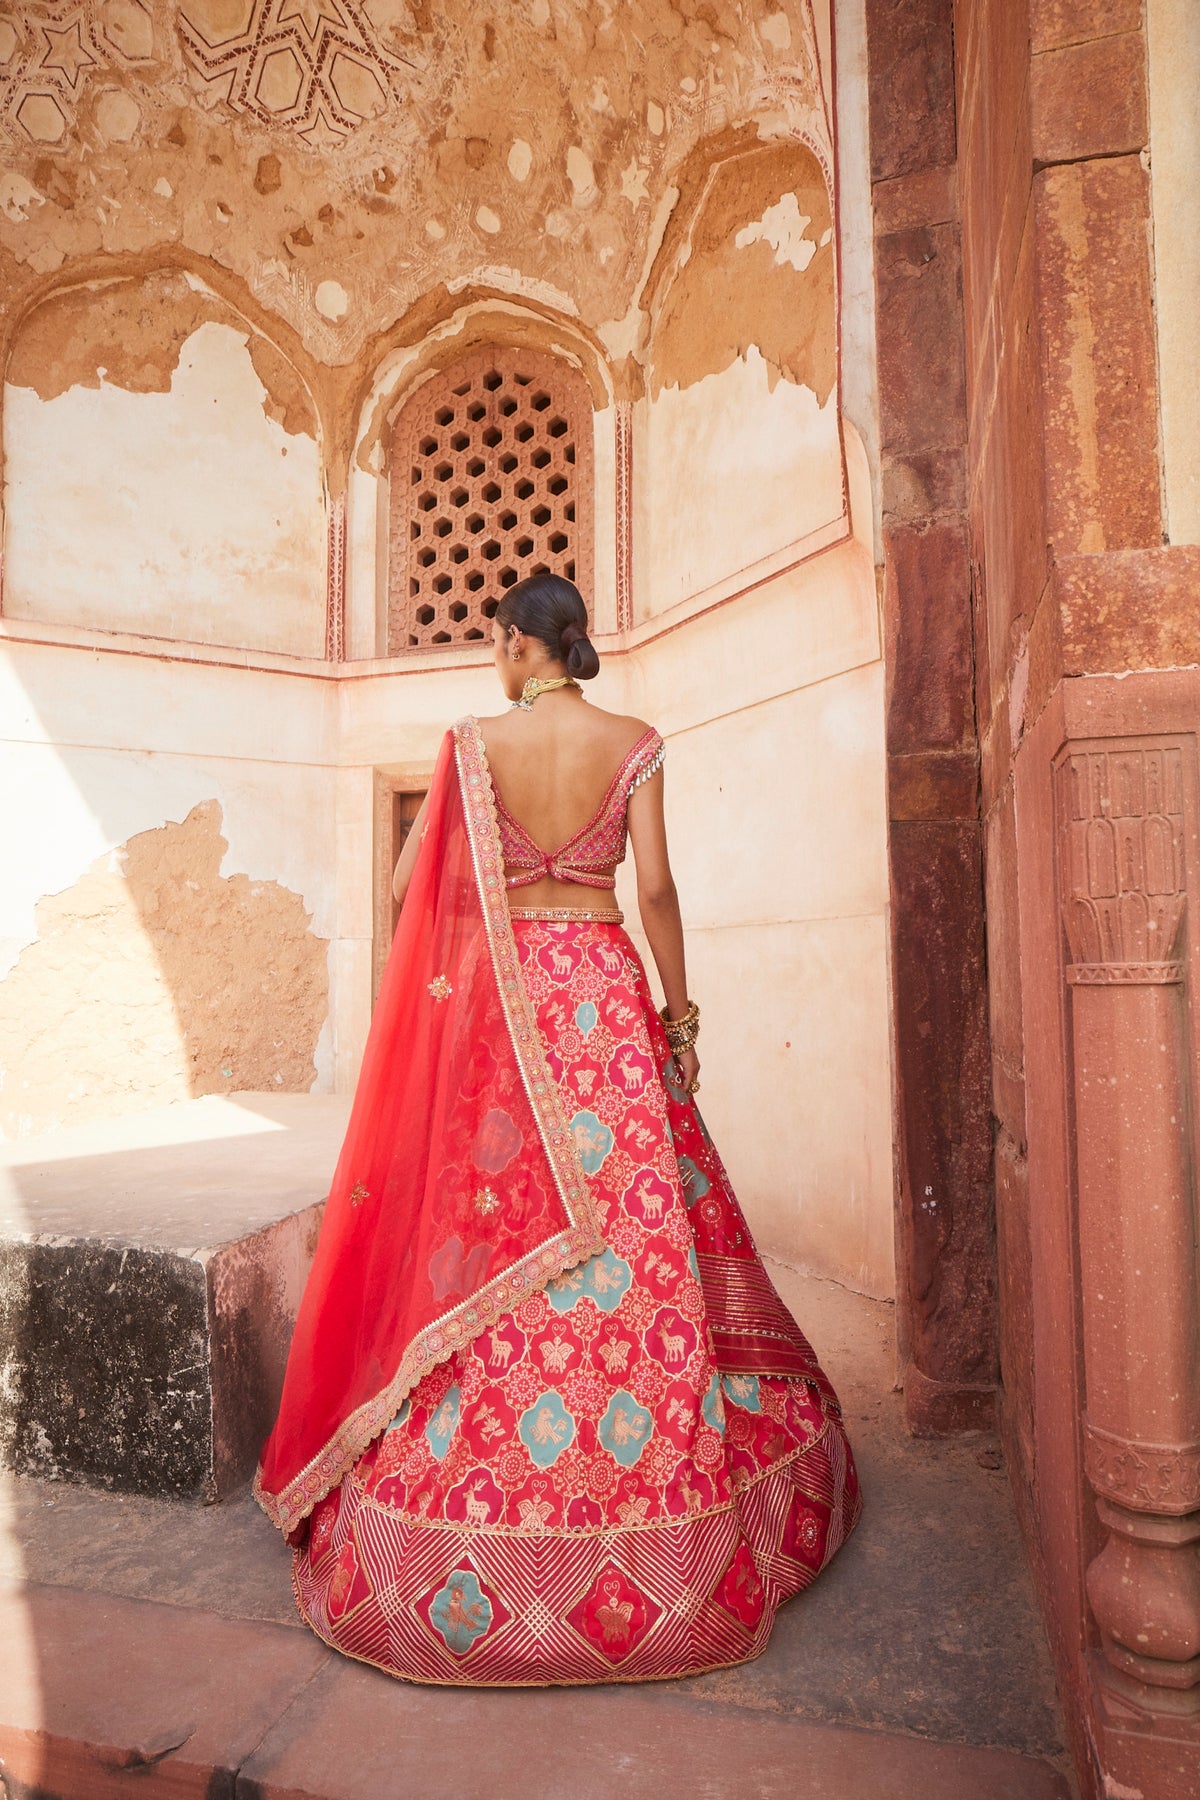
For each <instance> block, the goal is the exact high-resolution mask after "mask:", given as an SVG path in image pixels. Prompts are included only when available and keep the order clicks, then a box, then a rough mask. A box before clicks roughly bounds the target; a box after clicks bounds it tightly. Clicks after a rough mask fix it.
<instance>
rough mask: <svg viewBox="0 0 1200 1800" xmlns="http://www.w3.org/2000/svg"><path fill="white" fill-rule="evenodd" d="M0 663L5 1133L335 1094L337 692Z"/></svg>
mask: <svg viewBox="0 0 1200 1800" xmlns="http://www.w3.org/2000/svg"><path fill="white" fill-rule="evenodd" d="M6 649H7V654H6V655H5V656H4V658H3V659H0V739H2V740H3V743H2V748H0V758H2V762H3V770H4V779H3V781H2V782H0V839H2V841H3V842H5V843H6V844H8V845H9V846H13V847H15V848H16V850H17V854H15V855H12V856H10V857H9V858H8V860H7V861H6V866H5V872H4V880H3V882H0V1135H7V1136H14V1135H25V1134H26V1133H28V1132H30V1131H33V1130H37V1129H41V1128H43V1127H45V1126H48V1125H51V1124H54V1123H59V1122H61V1123H73V1122H78V1121H81V1120H83V1119H88V1118H99V1117H104V1116H107V1115H108V1114H109V1113H116V1112H119V1111H122V1110H129V1109H140V1108H142V1107H145V1106H149V1105H152V1104H155V1103H156V1102H157V1101H160V1100H163V1099H167V1098H171V1099H174V1098H181V1097H184V1096H187V1095H190V1094H196V1093H203V1092H213V1091H215V1092H229V1091H237V1090H239V1089H245V1088H262V1087H267V1088H276V1089H279V1090H280V1091H287V1090H293V1091H294V1090H297V1089H298V1090H300V1091H309V1090H310V1089H323V1090H328V1089H329V1088H330V1087H331V1086H332V1081H333V1036H332V1027H331V1024H330V1019H329V1011H330V1005H329V988H330V984H331V971H332V970H333V969H334V968H335V967H336V963H337V953H338V946H337V943H336V941H335V940H336V931H337V923H336V904H335V902H336V869H335V860H336V848H335V846H336V838H337V830H336V826H337V816H336V815H337V784H336V778H335V774H334V771H333V768H332V763H333V761H334V754H333V745H334V735H333V729H332V726H333V721H334V716H335V715H334V707H333V694H332V691H331V690H330V689H329V687H328V685H327V684H320V683H316V682H313V681H311V680H308V681H306V680H303V679H301V678H299V677H298V676H296V675H285V674H281V673H271V672H265V671H254V670H245V671H239V670H236V669H230V668H225V667H220V666H216V667H213V666H205V665H203V664H199V665H193V666H191V667H187V666H183V667H182V669H181V665H180V664H179V663H168V662H164V661H162V660H160V659H158V658H154V657H148V656H140V655H121V654H113V653H110V654H109V655H106V656H104V657H101V658H95V657H91V656H89V657H87V658H81V656H80V654H79V652H78V651H76V650H73V649H71V648H67V647H64V646H60V645H52V644H28V643H20V642H10V643H9V644H8V645H7V646H6ZM97 664H99V667H100V673H99V674H98V673H97ZM276 1039H278V1040H279V1044H278V1046H277V1045H276V1041H275V1040H276ZM225 1069H228V1070H229V1071H230V1073H229V1074H228V1075H226V1074H224V1073H223V1071H224V1070H225ZM277 1075H278V1076H279V1080H278V1081H277V1080H276V1076H277Z"/></svg>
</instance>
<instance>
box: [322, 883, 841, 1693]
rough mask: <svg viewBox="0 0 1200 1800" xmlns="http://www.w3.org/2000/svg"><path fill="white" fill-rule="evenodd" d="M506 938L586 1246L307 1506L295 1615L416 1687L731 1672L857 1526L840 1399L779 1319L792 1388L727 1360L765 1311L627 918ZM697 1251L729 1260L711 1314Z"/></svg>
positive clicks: (519, 924) (759, 1277)
mask: <svg viewBox="0 0 1200 1800" xmlns="http://www.w3.org/2000/svg"><path fill="white" fill-rule="evenodd" d="M513 929H514V932H515V934H516V939H517V945H518V950H519V955H520V960H521V967H522V971H523V976H524V980H525V984H526V987H527V990H528V992H529V995H530V998H531V1000H532V1003H533V1006H534V1009H535V1013H536V1018H537V1022H538V1026H539V1029H540V1031H541V1034H542V1038H543V1041H544V1044H545V1047H546V1052H547V1056H548V1060H549V1066H550V1070H551V1072H552V1074H553V1077H554V1079H555V1080H556V1081H557V1083H558V1085H559V1088H560V1091H561V1093H562V1096H563V1098H564V1100H565V1102H566V1109H567V1114H568V1117H569V1118H570V1120H571V1129H572V1131H573V1133H574V1136H575V1140H576V1143H577V1144H578V1146H579V1150H580V1153H581V1157H582V1161H583V1166H584V1169H585V1171H586V1173H587V1176H588V1179H589V1181H590V1184H591V1188H592V1192H593V1195H594V1197H595V1201H596V1204H597V1207H598V1210H599V1214H600V1218H601V1220H602V1222H603V1228H604V1238H605V1243H606V1248H605V1249H604V1251H603V1252H602V1254H600V1255H597V1256H594V1257H593V1258H592V1259H591V1260H590V1261H589V1262H586V1263H584V1264H582V1265H580V1266H579V1267H577V1268H573V1269H569V1270H568V1271H567V1272H566V1273H565V1274H564V1275H562V1276H561V1277H560V1278H559V1279H557V1280H555V1281H552V1282H550V1284H549V1285H548V1286H547V1287H545V1288H543V1289H541V1290H540V1291H537V1292H534V1293H532V1294H530V1295H529V1296H528V1297H527V1298H525V1299H523V1300H521V1301H520V1302H519V1303H517V1304H516V1305H515V1306H514V1308H513V1309H512V1311H510V1312H507V1313H504V1314H502V1315H501V1316H500V1317H499V1318H498V1319H497V1320H496V1321H495V1323H494V1324H492V1325H491V1326H489V1327H488V1328H487V1329H486V1330H484V1331H483V1332H482V1333H481V1334H480V1335H479V1336H478V1337H477V1338H475V1340H474V1341H473V1342H471V1343H470V1344H469V1346H468V1347H467V1348H465V1349H463V1350H461V1351H459V1352H458V1353H457V1354H456V1355H454V1356H453V1357H451V1358H450V1360H448V1361H446V1362H444V1363H442V1364H440V1365H439V1366H437V1367H436V1368H434V1369H433V1370H432V1371H431V1372H430V1373H429V1374H427V1375H426V1376H425V1377H424V1378H423V1379H422V1380H421V1381H420V1382H419V1384H418V1385H417V1387H415V1388H414V1390H413V1391H412V1393H411V1394H410V1396H409V1398H408V1399H407V1400H406V1401H405V1403H404V1405H403V1406H402V1407H401V1408H400V1410H399V1412H398V1413H397V1414H396V1416H395V1418H394V1419H392V1421H391V1423H390V1424H389V1425H388V1427H387V1429H386V1430H385V1431H384V1432H382V1433H381V1434H380V1435H379V1436H378V1437H377V1438H375V1439H374V1441H373V1442H372V1443H371V1444H370V1445H369V1447H368V1448H367V1449H366V1451H365V1452H364V1453H363V1454H362V1455H361V1456H360V1457H359V1459H358V1460H357V1462H356V1463H355V1464H354V1465H353V1467H352V1468H351V1469H350V1470H349V1471H348V1472H347V1473H346V1474H345V1475H344V1476H343V1478H342V1480H341V1482H340V1484H339V1485H338V1486H337V1487H336V1488H334V1489H333V1490H332V1491H331V1492H330V1493H329V1494H328V1495H327V1496H326V1497H325V1499H324V1500H322V1501H321V1502H320V1504H319V1505H318V1506H317V1507H316V1508H315V1509H314V1512H313V1514H312V1519H311V1524H310V1528H309V1531H308V1534H307V1538H306V1540H305V1541H304V1542H303V1544H302V1545H301V1547H300V1548H298V1549H297V1550H296V1552H295V1558H294V1584H295V1592H296V1597H297V1601H298V1603H299V1607H300V1610H301V1613H302V1614H303V1616H304V1618H305V1619H306V1620H307V1622H308V1623H309V1624H310V1625H311V1626H312V1628H313V1629H314V1631H316V1632H317V1633H318V1635H319V1636H320V1637H322V1638H324V1639H325V1640H326V1641H327V1642H328V1643H330V1644H332V1645H333V1646H334V1647H335V1648H336V1649H338V1650H340V1651H342V1652H344V1653H345V1654H346V1655H348V1656H351V1657H355V1658H358V1659H360V1660H362V1661H364V1662H368V1663H373V1664H375V1665H377V1666H378V1667H379V1668H382V1669H385V1670H387V1671H388V1672H389V1673H390V1674H392V1675H396V1676H400V1677H403V1678H406V1679H409V1680H414V1681H423V1682H438V1683H453V1684H456V1685H478V1686H525V1685H544V1684H552V1683H579V1682H599V1681H647V1680H657V1679H664V1678H667V1677H671V1676H680V1675H690V1674H695V1673H698V1672H699V1671H701V1670H706V1669H715V1668H721V1667H725V1666H727V1665H730V1664H733V1663H739V1662H744V1661H746V1660H748V1659H749V1658H751V1657H754V1656H757V1655H758V1654H759V1652H760V1651H761V1650H762V1649H763V1648H764V1646H765V1644H766V1642H767V1638H768V1636H769V1634H770V1631H771V1626H772V1624H773V1621H774V1616H775V1613H776V1610H777V1609H778V1607H779V1606H780V1605H781V1604H782V1603H783V1602H784V1601H785V1600H787V1599H789V1598H790V1597H791V1596H792V1595H794V1594H796V1593H798V1592H799V1591H800V1590H801V1589H802V1588H804V1587H806V1586H807V1585H808V1584H809V1583H810V1582H811V1581H812V1580H813V1579H814V1577H815V1576H816V1575H817V1574H818V1573H819V1571H820V1570H821V1569H822V1568H823V1567H824V1566H825V1564H826V1563H827V1562H828V1561H829V1559H830V1558H831V1557H832V1556H833V1554H834V1552H835V1551H836V1550H837V1549H838V1547H839V1546H840V1545H841V1544H842V1543H843V1541H844V1540H845V1538H846V1537H847V1535H848V1534H849V1532H850V1531H851V1530H852V1529H853V1527H854V1525H855V1524H856V1522H857V1520H858V1517H859V1513H860V1510H861V1495H860V1491H859V1487H858V1480H857V1476H856V1471H855V1466H854V1458H853V1455H852V1453H851V1449H850V1445H849V1442H848V1440H847V1437H846V1434H845V1431H844V1428H843V1424H842V1417H841V1409H840V1407H839V1405H838V1401H837V1397H836V1394H835V1393H834V1390H833V1388H832V1386H831V1384H830V1382H829V1380H828V1377H827V1376H826V1375H825V1374H824V1372H823V1371H822V1370H821V1368H820V1367H819V1365H818V1363H817V1360H816V1358H815V1356H813V1354H812V1352H811V1349H809V1347H808V1346H807V1344H806V1342H805V1340H804V1339H803V1337H802V1336H801V1335H800V1334H799V1332H798V1331H794V1330H793V1332H792V1344H793V1351H792V1354H793V1355H794V1345H795V1343H796V1342H798V1343H799V1344H800V1345H801V1346H803V1349H804V1350H805V1351H807V1357H806V1358H804V1359H803V1366H804V1372H803V1373H796V1374H769V1373H766V1374H764V1373H754V1372H751V1368H750V1365H752V1364H753V1362H754V1360H755V1359H754V1357H753V1356H751V1355H748V1354H742V1353H740V1352H739V1351H738V1350H737V1349H736V1346H737V1344H738V1342H739V1339H738V1335H737V1334H738V1330H739V1323H738V1314H739V1305H742V1303H743V1301H744V1299H745V1296H747V1295H749V1296H750V1297H751V1300H753V1298H754V1296H755V1295H764V1294H765V1295H767V1296H768V1298H769V1300H770V1301H771V1302H773V1304H774V1306H775V1307H777V1308H779V1307H780V1304H781V1303H780V1302H779V1301H778V1299H777V1297H776V1296H775V1295H774V1292H773V1290H772V1289H771V1288H770V1283H769V1280H768V1278H767V1276H766V1273H765V1271H764V1270H763V1268H762V1264H761V1262H760V1261H759V1260H758V1257H757V1255H756V1253H754V1251H753V1246H752V1243H751V1241H750V1238H749V1233H748V1231H747V1229H746V1226H745V1220H744V1218H743V1216H742V1214H741V1212H740V1209H739V1208H738V1206H737V1202H736V1199H735V1198H734V1196H733V1194H732V1190H731V1189H730V1188H729V1184H728V1179H727V1177H726V1175H725V1171H724V1169H723V1168H722V1166H721V1163H720V1159H719V1157H718V1155H717V1152H716V1150H715V1148H714V1146H713V1144H712V1141H711V1139H710V1138H709V1137H708V1134H707V1132H706V1130H705V1128H704V1125H703V1122H702V1120H701V1118H700V1115H699V1112H698V1111H697V1109H696V1106H695V1104H694V1102H692V1101H691V1100H690V1099H689V1098H688V1096H687V1095H686V1094H685V1093H684V1092H683V1091H682V1090H681V1089H680V1088H679V1087H678V1085H677V1084H676V1083H675V1082H674V1081H673V1079H672V1077H673V1073H674V1070H673V1065H672V1064H671V1063H670V1060H669V1052H668V1049H667V1045H666V1040H665V1037H664V1035H663V1031H662V1025H661V1022H660V1020H659V1019H658V1017H657V1014H656V1013H655V1011H654V1007H653V1003H652V1001H651V998H650V992H649V988H648V985H647V982H646V976H645V971H644V969H643V967H642V964H641V961H640V958H639V956H638V953H637V951H636V949H635V947H634V945H633V943H632V942H631V940H630V939H629V937H628V936H627V934H626V933H625V931H624V929H623V928H622V927H621V926H620V925H618V924H615V923H607V922H595V921H580V920H561V919H560V920H551V919H521V918H519V917H517V918H514V921H513ZM735 1240H736V1242H735ZM698 1242H702V1243H703V1244H704V1245H705V1246H706V1247H707V1248H708V1249H709V1250H711V1249H712V1248H713V1246H714V1244H715V1245H718V1246H719V1245H720V1244H721V1243H722V1242H725V1243H726V1244H727V1247H728V1248H729V1249H730V1251H731V1252H735V1253H736V1257H737V1259H738V1260H737V1261H736V1262H735V1263H731V1264H730V1265H729V1266H730V1267H731V1268H733V1269H734V1271H735V1274H736V1277H737V1279H736V1281H735V1282H734V1285H733V1287H732V1288H731V1289H729V1292H728V1294H727V1296H726V1297H725V1298H724V1299H722V1301H721V1307H722V1312H723V1315H724V1316H723V1317H722V1319H721V1320H720V1321H717V1320H716V1319H715V1318H714V1317H713V1316H712V1304H713V1303H712V1292H713V1282H712V1280H711V1279H710V1280H702V1279H701V1274H702V1271H701V1267H700V1261H701V1260H702V1259H701V1258H698V1255H697V1243H698ZM704 1260H706V1262H707V1263H710V1264H712V1265H713V1266H714V1267H715V1266H716V1265H717V1259H716V1258H715V1257H712V1256H709V1257H707V1258H705V1259H704ZM725 1285H726V1287H728V1286H729V1284H728V1281H726V1284H725ZM706 1296H707V1298H706ZM739 1297H741V1298H739ZM747 1305H749V1303H747ZM749 1310H751V1311H752V1310H753V1307H752V1306H750V1307H749ZM787 1323H789V1324H790V1321H787ZM729 1345H732V1346H735V1348H734V1349H731V1350H728V1351H727V1352H726V1351H725V1350H724V1349H723V1346H729ZM760 1360H761V1357H760ZM768 1360H769V1358H768ZM723 1365H724V1366H723ZM783 1366H785V1367H786V1366H790V1365H789V1363H788V1358H787V1356H786V1355H785V1356H784V1358H783Z"/></svg>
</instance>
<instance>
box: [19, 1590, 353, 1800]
mask: <svg viewBox="0 0 1200 1800" xmlns="http://www.w3.org/2000/svg"><path fill="white" fill-rule="evenodd" d="M330 1655H331V1652H330V1651H328V1650H327V1649H326V1648H325V1646H324V1645H323V1644H321V1643H319V1642H318V1641H317V1639H316V1638H314V1637H312V1636H310V1635H309V1634H308V1633H307V1632H304V1631H302V1630H300V1629H291V1628H289V1627H288V1626H285V1625H267V1624H261V1623H258V1622H251V1621H248V1620H238V1619H222V1618H218V1617H217V1616H216V1615H215V1614H212V1613H201V1612H194V1611H192V1610H191V1609H189V1608H186V1607H177V1606H155V1605H151V1604H148V1603H147V1602H145V1601H139V1600H122V1599H118V1598H115V1597H114V1596H112V1595H108V1594H96V1593H85V1592H81V1591H80V1590H79V1589H76V1588H54V1587H30V1588H26V1589H24V1590H19V1591H17V1592H9V1593H6V1594H3V1595H0V1783H2V1781H3V1780H4V1779H7V1781H8V1782H9V1783H12V1784H20V1783H24V1784H25V1786H26V1787H27V1788H28V1789H30V1790H32V1791H35V1792H37V1793H39V1794H41V1793H44V1794H47V1795H49V1794H59V1795H63V1796H68V1795H69V1796H70V1800H130V1796H131V1795H133V1794H142V1793H145V1794H147V1795H150V1794H155V1795H163V1796H170V1797H172V1800H174V1797H176V1796H178V1797H179V1800H183V1797H185V1796H195V1800H210V1797H211V1796H212V1795H213V1794H225V1793H228V1794H232V1792H233V1780H234V1775H235V1773H236V1771H237V1769H238V1768H239V1767H240V1766H241V1764H242V1763H243V1762H244V1761H245V1759H246V1758H247V1757H248V1756H249V1755H250V1753H251V1751H252V1750H253V1749H254V1747H255V1745H256V1744H258V1743H260V1742H261V1740H262V1737H263V1734H264V1733H265V1732H266V1731H267V1730H268V1729H269V1727H270V1726H272V1725H273V1724H274V1723H275V1721H276V1720H277V1719H278V1718H279V1717H280V1715H281V1714H282V1713H284V1712H285V1711H286V1710H287V1708H288V1706H289V1705H290V1704H291V1703H292V1701H293V1700H294V1699H295V1697H296V1695H297V1694H298V1693H300V1692H301V1690H302V1689H303V1688H304V1687H305V1686H306V1685H307V1683H308V1682H309V1681H311V1679H312V1677H313V1675H314V1674H315V1673H316V1672H317V1670H318V1669H319V1668H320V1667H321V1665H322V1663H324V1662H326V1661H328V1659H329V1657H330Z"/></svg>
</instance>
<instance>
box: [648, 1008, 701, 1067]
mask: <svg viewBox="0 0 1200 1800" xmlns="http://www.w3.org/2000/svg"><path fill="white" fill-rule="evenodd" d="M658 1016H659V1018H660V1019H661V1020H662V1023H663V1030H664V1031H665V1032H666V1034H667V1043H668V1044H669V1045H670V1046H671V1049H672V1050H673V1051H674V1052H675V1053H676V1055H683V1053H684V1052H685V1051H687V1050H690V1049H691V1048H692V1046H693V1045H694V1044H695V1042H696V1039H697V1038H698V1037H699V1035H700V1008H699V1007H698V1006H697V1005H696V1002H695V1001H694V1000H690V1001H689V1002H688V1009H687V1011H686V1012H685V1013H683V1014H682V1015H681V1016H680V1017H679V1018H678V1019H668V1017H667V1009H666V1007H665V1006H663V1007H660V1008H659V1013H658Z"/></svg>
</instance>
